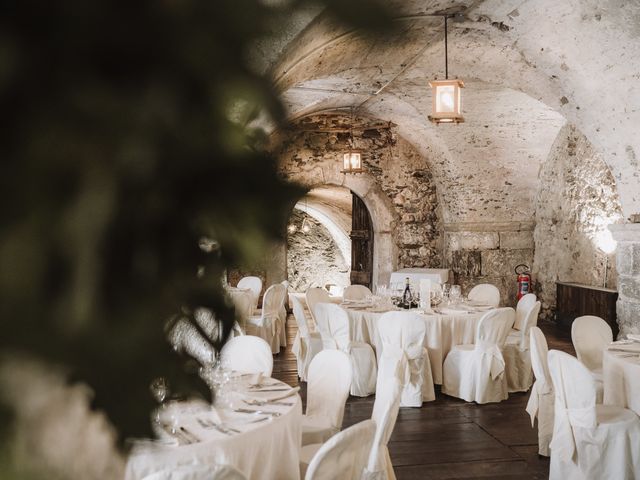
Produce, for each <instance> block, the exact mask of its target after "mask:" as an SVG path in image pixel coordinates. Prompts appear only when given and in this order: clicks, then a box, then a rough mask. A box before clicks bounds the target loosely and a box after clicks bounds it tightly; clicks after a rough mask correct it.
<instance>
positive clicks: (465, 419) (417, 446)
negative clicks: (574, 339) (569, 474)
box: [273, 317, 575, 480]
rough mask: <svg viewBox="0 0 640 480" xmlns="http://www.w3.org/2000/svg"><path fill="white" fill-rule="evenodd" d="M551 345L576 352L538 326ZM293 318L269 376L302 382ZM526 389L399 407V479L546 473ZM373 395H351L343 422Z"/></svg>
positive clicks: (361, 414)
mask: <svg viewBox="0 0 640 480" xmlns="http://www.w3.org/2000/svg"><path fill="white" fill-rule="evenodd" d="M541 327H542V329H543V331H544V332H545V335H546V336H547V341H548V343H549V348H555V349H559V350H563V351H566V352H569V353H572V354H575V353H574V351H573V347H572V345H571V341H570V339H568V338H564V336H562V335H559V334H558V333H557V331H556V330H555V328H554V327H552V326H541ZM295 334H296V331H295V321H293V318H291V317H290V318H289V321H288V322H287V337H288V346H287V348H286V349H284V350H281V351H280V353H279V354H278V355H276V356H275V357H274V360H275V361H274V370H273V371H274V374H273V376H274V377H276V378H278V379H280V380H283V381H285V382H287V383H289V384H290V385H292V386H296V385H300V387H301V388H300V394H301V396H302V399H303V402H304V401H305V400H306V395H305V394H306V388H305V387H306V384H305V383H304V382H299V381H298V377H297V373H296V360H295V357H294V355H293V353H292V352H291V344H292V342H293V338H294V337H295ZM528 398H529V393H524V394H523V393H520V394H511V395H510V396H509V399H508V400H506V401H504V402H501V403H497V404H487V405H477V404H475V403H467V402H465V401H463V400H458V399H456V398H453V397H449V396H447V395H444V394H442V393H440V391H439V387H436V401H435V402H428V403H425V404H423V406H422V408H401V409H400V413H399V415H398V421H397V423H396V426H395V429H394V431H393V436H392V437H391V441H390V442H389V451H390V453H391V461H392V463H393V466H394V470H395V472H396V476H397V478H398V480H403V479H407V480H408V479H471V478H485V479H546V478H548V476H549V460H548V459H547V458H544V457H538V445H537V431H536V430H535V429H534V428H531V423H530V420H529V416H528V415H527V413H526V412H525V406H526V404H527V400H528ZM374 400H375V397H374V396H371V397H368V398H358V397H349V400H348V401H347V405H346V408H345V415H344V423H343V428H344V427H347V426H349V425H352V424H354V423H357V422H359V421H362V420H365V419H367V418H370V417H371V411H372V410H373V402H374Z"/></svg>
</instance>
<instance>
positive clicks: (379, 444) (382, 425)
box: [367, 375, 402, 473]
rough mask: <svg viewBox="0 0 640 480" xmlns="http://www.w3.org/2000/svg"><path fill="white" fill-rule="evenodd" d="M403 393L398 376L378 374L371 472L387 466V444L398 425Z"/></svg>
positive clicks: (373, 416)
mask: <svg viewBox="0 0 640 480" xmlns="http://www.w3.org/2000/svg"><path fill="white" fill-rule="evenodd" d="M401 395H402V384H401V383H400V381H399V380H398V378H397V377H395V376H391V375H384V376H380V375H378V382H377V384H376V400H375V402H374V403H373V413H372V414H371V419H372V420H373V421H374V422H376V433H375V436H374V438H373V445H372V447H371V453H370V454H369V461H368V462H367V471H368V472H369V473H374V472H382V471H384V470H385V468H386V457H387V455H388V450H387V444H388V443H389V439H390V438H391V434H392V433H393V427H395V425H396V420H397V418H398V410H399V409H400V397H401Z"/></svg>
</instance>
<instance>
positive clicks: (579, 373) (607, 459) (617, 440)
mask: <svg viewBox="0 0 640 480" xmlns="http://www.w3.org/2000/svg"><path fill="white" fill-rule="evenodd" d="M549 369H550V372H551V378H552V380H553V388H554V391H555V420H554V426H553V439H552V440H551V466H550V472H549V478H550V479H552V480H572V479H592V478H593V479H616V480H626V479H629V480H630V479H635V478H637V476H638V474H639V473H640V418H638V416H637V415H636V414H635V413H633V412H632V411H631V410H627V409H626V408H622V407H616V406H612V405H596V387H595V384H594V381H593V377H592V376H591V373H590V372H589V370H588V369H587V368H586V367H585V366H584V365H583V364H582V363H580V362H579V361H578V360H577V359H576V358H575V357H572V356H571V355H569V354H567V353H564V352H560V351H557V350H551V351H550V352H549Z"/></svg>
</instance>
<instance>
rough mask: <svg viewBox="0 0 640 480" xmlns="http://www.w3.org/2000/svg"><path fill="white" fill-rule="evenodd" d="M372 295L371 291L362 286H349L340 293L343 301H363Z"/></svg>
mask: <svg viewBox="0 0 640 480" xmlns="http://www.w3.org/2000/svg"><path fill="white" fill-rule="evenodd" d="M372 295H373V294H372V293H371V290H369V289H368V288H367V287H365V286H364V285H349V286H348V287H346V288H345V289H344V292H343V293H342V296H343V298H344V299H345V300H364V299H365V298H367V297H368V296H372Z"/></svg>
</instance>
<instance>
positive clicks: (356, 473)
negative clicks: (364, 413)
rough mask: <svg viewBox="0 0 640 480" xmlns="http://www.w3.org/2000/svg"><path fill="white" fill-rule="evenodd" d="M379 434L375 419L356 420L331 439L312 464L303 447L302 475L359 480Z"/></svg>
mask: <svg viewBox="0 0 640 480" xmlns="http://www.w3.org/2000/svg"><path fill="white" fill-rule="evenodd" d="M375 433H376V424H375V422H374V421H373V420H364V421H363V422H360V423H356V424H355V425H352V426H351V427H349V428H347V429H345V430H343V431H342V432H340V433H338V434H336V435H334V436H333V437H331V438H330V439H329V440H327V442H326V443H324V444H323V445H322V446H321V447H320V449H319V450H318V451H317V452H316V453H315V455H314V456H313V458H312V459H311V460H310V462H309V463H308V464H306V463H305V460H306V459H305V458H304V457H305V455H304V454H305V451H304V449H303V452H302V454H301V457H302V462H301V464H300V467H301V468H300V469H301V474H304V478H305V480H354V479H355V480H357V479H359V478H360V477H361V476H362V472H363V471H364V468H365V466H366V464H367V459H368V456H369V452H370V451H371V445H372V444H373V437H374V435H375ZM307 465H308V466H307ZM305 471H306V473H305ZM301 476H302V475H301Z"/></svg>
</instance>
